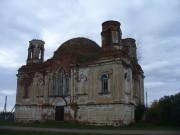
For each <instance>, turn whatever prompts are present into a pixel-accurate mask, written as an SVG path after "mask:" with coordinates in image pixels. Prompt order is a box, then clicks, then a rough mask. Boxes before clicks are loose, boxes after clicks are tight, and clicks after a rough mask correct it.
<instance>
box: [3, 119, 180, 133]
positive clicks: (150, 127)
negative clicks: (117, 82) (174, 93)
mask: <svg viewBox="0 0 180 135" xmlns="http://www.w3.org/2000/svg"><path fill="white" fill-rule="evenodd" d="M0 125H3V126H21V127H40V128H63V129H99V130H105V129H106V130H169V131H170V130H172V131H180V127H174V126H170V125H154V124H150V123H142V122H141V123H136V124H132V125H128V126H124V127H113V126H93V125H83V124H73V123H65V122H50V123H48V122H45V123H14V122H13V121H0Z"/></svg>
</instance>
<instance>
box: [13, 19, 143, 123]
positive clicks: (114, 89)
mask: <svg viewBox="0 0 180 135" xmlns="http://www.w3.org/2000/svg"><path fill="white" fill-rule="evenodd" d="M120 25H121V24H120V23H119V22H117V21H106V22H103V23H102V32H101V38H102V45H101V46H99V45H98V44H97V43H96V42H94V41H92V40H90V39H87V38H84V37H78V38H72V39H70V40H68V41H65V42H64V43H63V44H62V45H60V46H59V48H58V49H57V50H56V51H55V52H54V55H53V56H52V58H50V59H48V60H45V61H44V46H45V42H44V41H42V40H38V39H33V40H31V41H29V48H28V54H27V55H28V57H27V62H26V65H23V66H22V67H20V68H19V70H18V73H17V94H16V105H15V121H17V122H20V121H22V122H28V121H41V122H43V121H68V122H73V121H77V122H80V123H87V124H94V125H114V126H121V125H124V124H129V123H131V122H134V110H135V106H136V105H137V104H138V103H139V102H140V103H142V104H144V75H143V70H142V68H141V66H140V65H139V64H138V60H137V56H136V43H135V39H132V38H125V39H122V33H121V29H120Z"/></svg>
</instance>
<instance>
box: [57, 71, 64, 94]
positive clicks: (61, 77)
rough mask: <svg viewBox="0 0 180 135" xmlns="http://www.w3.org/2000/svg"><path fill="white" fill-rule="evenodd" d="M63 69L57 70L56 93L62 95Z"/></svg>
mask: <svg viewBox="0 0 180 135" xmlns="http://www.w3.org/2000/svg"><path fill="white" fill-rule="evenodd" d="M63 74H64V72H63V70H59V72H58V95H59V96H62V95H63Z"/></svg>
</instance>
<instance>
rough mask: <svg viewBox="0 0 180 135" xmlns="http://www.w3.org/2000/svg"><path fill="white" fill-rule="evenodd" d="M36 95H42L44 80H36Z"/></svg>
mask: <svg viewBox="0 0 180 135" xmlns="http://www.w3.org/2000/svg"><path fill="white" fill-rule="evenodd" d="M37 96H44V81H43V80H39V81H38V93H37Z"/></svg>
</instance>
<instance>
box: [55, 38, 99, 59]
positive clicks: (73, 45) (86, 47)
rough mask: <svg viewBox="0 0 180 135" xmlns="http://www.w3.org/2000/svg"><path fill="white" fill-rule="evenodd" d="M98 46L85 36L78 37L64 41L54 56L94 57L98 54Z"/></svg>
mask: <svg viewBox="0 0 180 135" xmlns="http://www.w3.org/2000/svg"><path fill="white" fill-rule="evenodd" d="M99 51H100V46H99V45H98V44H97V43H96V42H94V41H92V40H90V39H87V38H83V37H78V38H73V39H70V40H68V41H66V42H64V43H63V44H62V45H61V46H60V47H59V48H58V49H57V50H56V51H55V52H54V56H55V57H56V56H65V55H72V56H77V57H78V58H80V59H83V58H94V57H96V56H97V55H98V53H99Z"/></svg>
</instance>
